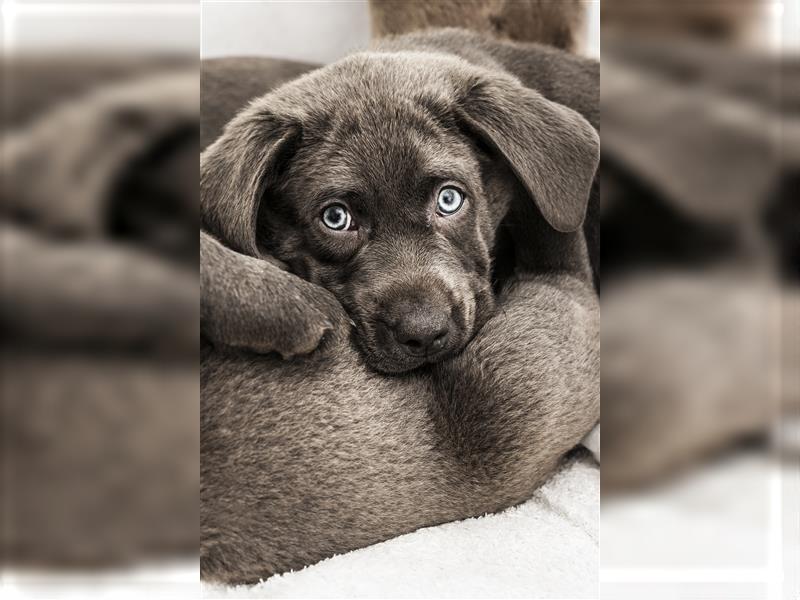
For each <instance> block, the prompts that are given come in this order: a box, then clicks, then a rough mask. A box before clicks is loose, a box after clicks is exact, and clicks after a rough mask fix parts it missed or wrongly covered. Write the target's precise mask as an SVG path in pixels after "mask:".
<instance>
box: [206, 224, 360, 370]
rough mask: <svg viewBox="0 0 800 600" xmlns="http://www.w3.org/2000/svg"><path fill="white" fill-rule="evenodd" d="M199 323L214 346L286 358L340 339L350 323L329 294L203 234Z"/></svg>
mask: <svg viewBox="0 0 800 600" xmlns="http://www.w3.org/2000/svg"><path fill="white" fill-rule="evenodd" d="M200 323H201V326H200V329H201V333H202V334H203V336H204V337H205V338H206V339H208V340H210V341H212V342H215V343H221V344H224V345H227V346H233V347H236V348H240V349H243V350H250V351H254V352H258V353H268V352H277V353H279V354H280V355H281V356H282V357H283V358H286V359H288V358H292V357H294V356H298V355H303V354H309V353H311V352H313V351H314V350H316V349H317V347H318V346H319V345H320V343H321V342H322V341H323V339H324V338H326V336H327V337H330V336H334V335H344V334H345V333H346V331H347V323H348V321H347V318H346V315H345V313H344V311H343V309H342V308H341V306H340V305H339V302H338V301H337V300H336V299H335V298H334V297H333V296H332V295H331V294H330V292H328V291H327V290H325V289H323V288H321V287H319V286H317V285H314V284H312V283H309V282H308V281H305V280H303V279H301V278H299V277H297V276H296V275H293V274H292V273H289V272H287V271H284V270H283V269H281V268H280V267H278V266H277V265H276V264H274V263H271V262H269V261H266V260H261V259H257V258H253V257H250V256H246V255H244V254H239V253H238V252H234V251H233V250H231V249H230V248H227V247H226V246H223V245H222V244H221V243H220V242H219V241H217V240H216V239H214V238H213V237H212V236H210V235H209V234H207V233H205V232H202V231H201V232H200Z"/></svg>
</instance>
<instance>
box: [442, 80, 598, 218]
mask: <svg viewBox="0 0 800 600" xmlns="http://www.w3.org/2000/svg"><path fill="white" fill-rule="evenodd" d="M456 111H457V116H458V118H459V119H460V120H461V121H462V122H463V124H464V126H465V127H466V129H468V130H469V131H470V132H471V133H472V134H473V135H475V136H477V137H479V138H480V139H482V141H483V142H485V143H486V144H488V145H489V146H490V147H491V148H493V149H494V150H495V151H497V152H498V153H499V154H500V155H502V157H503V158H504V159H505V160H506V161H507V163H508V165H509V166H510V167H511V170H512V171H513V172H514V174H515V175H516V176H517V178H518V179H519V181H520V183H522V185H523V187H524V188H525V190H526V191H527V192H528V194H529V195H530V196H531V198H532V199H533V201H534V202H535V203H536V205H537V206H538V207H539V210H540V211H541V213H542V216H543V217H544V218H545V219H546V220H547V222H548V223H549V224H550V225H551V226H552V227H553V228H554V229H556V230H557V231H561V232H571V231H576V230H577V229H579V228H580V226H581V224H582V223H583V219H584V217H585V215H586V207H587V203H588V201H589V192H590V189H591V186H592V181H593V179H594V176H595V172H596V171H597V166H598V163H599V161H600V138H599V136H598V135H597V132H596V131H595V130H594V128H593V127H592V126H591V125H590V124H589V122H588V121H587V120H586V119H584V118H583V117H582V116H581V115H579V114H578V113H577V112H575V111H573V110H571V109H569V108H567V107H565V106H563V105H561V104H556V103H555V102H552V101H550V100H547V99H546V98H545V97H544V96H542V95H541V94H539V93H538V92H536V91H534V90H532V89H529V88H526V87H524V86H523V85H522V84H520V83H519V82H518V81H517V80H515V79H513V78H510V77H509V78H494V77H493V78H480V79H477V80H476V81H473V82H472V83H471V85H470V87H469V89H468V91H467V93H466V94H465V95H464V96H463V97H462V100H461V101H460V102H459V105H458V108H457V109H456Z"/></svg>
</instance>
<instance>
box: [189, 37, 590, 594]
mask: <svg viewBox="0 0 800 600" xmlns="http://www.w3.org/2000/svg"><path fill="white" fill-rule="evenodd" d="M512 73H513V74H512ZM597 89H598V69H597V64H596V63H594V62H592V61H589V60H584V59H580V58H577V57H574V56H570V55H567V54H564V53H561V52H560V51H555V50H551V49H547V48H544V47H540V46H535V45H517V44H513V43H501V42H494V41H491V40H488V39H485V38H482V37H480V36H477V35H474V34H470V33H468V32H465V31H461V30H443V31H440V32H433V33H426V34H418V35H411V36H405V37H402V38H397V39H395V40H390V41H387V42H383V43H382V45H381V46H379V47H378V48H376V49H375V50H373V51H370V52H366V53H359V54H355V55H352V56H350V57H347V58H345V59H343V60H341V61H339V62H337V63H335V64H333V65H330V66H327V67H325V68H322V69H319V70H317V71H313V72H311V73H309V74H307V75H305V76H303V77H301V78H299V79H297V80H295V81H293V82H290V83H288V84H286V85H284V86H282V87H280V88H279V89H277V90H275V91H274V92H272V93H270V94H268V95H267V96H264V97H263V98H259V99H257V100H255V101H254V102H252V103H251V104H250V105H249V106H248V107H247V108H246V109H245V110H243V111H242V112H241V113H240V114H239V115H238V116H237V117H236V118H235V119H233V121H231V123H229V125H228V126H227V127H226V129H225V131H224V133H223V135H222V136H221V137H219V138H218V139H217V141H216V142H214V143H213V144H212V145H211V146H209V148H208V149H207V150H206V151H205V152H204V154H203V156H202V160H201V194H202V199H201V209H202V217H203V226H204V229H205V233H203V234H202V235H201V263H202V268H201V274H202V282H201V288H202V306H201V308H202V330H203V335H204V337H205V340H206V342H205V345H204V348H203V358H202V364H201V385H202V417H201V437H202V448H201V457H202V461H201V462H202V464H201V477H202V490H201V503H202V515H201V536H202V543H201V568H202V573H203V577H204V578H206V579H208V580H215V581H225V582H253V581H258V580H259V579H260V578H264V577H267V576H269V575H271V574H273V573H278V572H282V571H286V570H288V569H292V568H298V567H301V566H303V565H306V564H310V563H312V562H315V561H318V560H320V559H322V558H324V557H326V556H330V555H331V554H334V553H339V552H343V551H347V550H350V549H353V548H358V547H361V546H364V545H367V544H370V543H374V542H377V541H380V540H383V539H387V538H389V537H392V536H396V535H398V534H401V533H404V532H408V531H412V530H414V529H417V528H419V527H422V526H426V525H431V524H436V523H441V522H445V521H449V520H453V519H458V518H464V517H467V516H473V515H477V514H482V513H485V512H491V511H496V510H499V509H501V508H503V507H507V506H510V505H513V504H515V503H518V502H521V501H523V500H525V499H526V498H528V497H530V495H531V493H532V492H533V490H534V489H535V488H536V487H537V486H538V485H539V484H540V483H541V482H542V481H543V479H544V478H545V477H546V476H547V475H549V474H550V473H552V471H553V469H554V468H555V467H556V466H557V464H558V463H559V461H560V459H561V457H563V455H564V454H565V453H566V452H568V451H569V450H570V449H571V448H572V447H573V446H574V445H575V444H576V443H577V442H578V441H579V440H580V438H581V437H582V436H583V435H584V434H585V433H586V432H587V431H588V430H589V429H590V428H591V426H592V425H593V424H594V423H595V422H596V420H597V418H598V413H599V343H598V310H597V297H596V292H595V291H594V289H593V286H592V272H591V266H590V261H589V256H588V252H587V244H586V236H585V235H584V232H583V230H582V224H583V221H584V215H585V213H586V209H587V203H588V202H589V198H590V192H591V190H592V186H593V181H594V176H595V171H596V168H597V163H598V158H599V157H598V154H599V144H598V138H597V134H596V131H595V128H593V127H592V124H594V125H595V126H596V123H597V111H598V107H597V100H598V99H597ZM254 351H255V352H254Z"/></svg>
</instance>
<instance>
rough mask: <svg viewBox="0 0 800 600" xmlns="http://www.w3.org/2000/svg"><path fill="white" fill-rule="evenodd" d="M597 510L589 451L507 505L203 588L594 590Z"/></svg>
mask: <svg viewBox="0 0 800 600" xmlns="http://www.w3.org/2000/svg"><path fill="white" fill-rule="evenodd" d="M587 446H591V444H587ZM599 512H600V468H599V465H598V464H597V462H596V461H595V459H594V458H592V457H591V456H589V455H588V454H583V455H581V456H580V457H577V458H574V459H572V460H570V461H569V462H568V463H566V464H565V465H564V466H563V467H562V468H561V470H560V471H559V472H557V473H556V474H555V475H554V476H553V477H552V478H551V479H550V480H549V481H548V482H547V483H546V484H545V485H543V486H542V487H541V488H540V489H539V490H537V492H536V493H535V495H534V496H533V498H531V499H530V500H528V501H527V502H525V503H524V504H521V505H519V506H515V507H513V508H509V509H507V510H505V511H503V512H501V513H498V514H492V515H485V516H482V517H478V518H474V519H466V520H464V521H457V522H454V523H446V524H444V525H439V526H437V527H428V528H425V529H420V530H418V531H415V532H413V533H409V534H407V535H403V536H400V537H397V538H394V539H391V540H388V541H386V542H382V543H380V544H376V545H374V546H369V547H367V548H362V549H360V550H355V551H353V552H349V553H347V554H342V555H338V556H334V557H332V558H329V559H327V560H324V561H322V562H320V563H318V564H316V565H312V566H310V567H307V568H305V569H302V570H301V571H295V572H291V573H285V574H283V575H276V576H274V577H271V578H269V579H267V580H266V581H263V582H262V583H261V584H259V585H255V586H239V587H222V586H215V585H204V586H203V596H204V597H225V598H596V597H597V588H598V584H597V573H598V537H599V535H598V528H599Z"/></svg>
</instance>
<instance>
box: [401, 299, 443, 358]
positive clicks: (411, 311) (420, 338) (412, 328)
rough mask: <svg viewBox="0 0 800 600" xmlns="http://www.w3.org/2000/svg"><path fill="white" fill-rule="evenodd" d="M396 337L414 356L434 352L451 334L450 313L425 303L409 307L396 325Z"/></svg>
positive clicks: (404, 348) (407, 351)
mask: <svg viewBox="0 0 800 600" xmlns="http://www.w3.org/2000/svg"><path fill="white" fill-rule="evenodd" d="M393 329H394V338H395V339H396V340H397V343H398V344H400V346H401V347H402V348H403V350H404V351H405V352H406V353H408V354H410V355H412V356H424V355H426V354H434V353H436V352H438V351H439V350H441V349H442V348H444V347H445V345H446V344H447V339H448V337H449V336H450V315H449V314H447V313H446V312H445V311H443V310H441V309H436V308H432V307H430V306H425V305H415V306H411V307H408V309H407V310H406V311H404V312H403V314H401V315H400V318H399V319H398V320H397V324H396V325H395V326H394V328H393Z"/></svg>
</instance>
